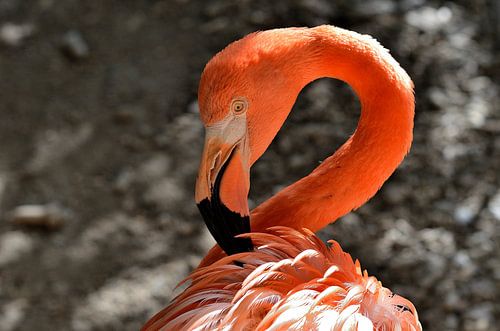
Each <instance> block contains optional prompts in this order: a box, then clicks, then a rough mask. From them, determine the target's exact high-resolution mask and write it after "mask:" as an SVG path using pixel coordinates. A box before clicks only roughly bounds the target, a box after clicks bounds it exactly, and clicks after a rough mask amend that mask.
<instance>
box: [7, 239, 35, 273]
mask: <svg viewBox="0 0 500 331" xmlns="http://www.w3.org/2000/svg"><path fill="white" fill-rule="evenodd" d="M32 248H33V241H32V239H31V237H30V236H28V235H27V234H25V233H23V232H21V231H10V232H6V233H4V234H2V235H1V236H0V267H2V266H5V265H7V264H9V263H11V262H14V261H16V260H18V259H19V258H20V257H21V256H22V255H24V254H26V253H28V252H29V251H31V249H32Z"/></svg>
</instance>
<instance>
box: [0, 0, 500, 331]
mask: <svg viewBox="0 0 500 331" xmlns="http://www.w3.org/2000/svg"><path fill="white" fill-rule="evenodd" d="M270 3H271V2H268V1H261V0H254V1H250V0H244V1H221V0H209V1H194V0H191V1H190V0H167V1H159V0H156V1H154V0H141V1H117V0H115V1H54V0H26V1H21V0H2V1H0V96H1V99H0V100H1V102H0V151H1V152H0V330H2V331H18V330H35V329H36V330H40V331H44V330H76V331H88V330H137V329H138V328H139V327H140V326H141V324H142V323H143V322H144V321H145V320H146V319H147V317H148V316H150V315H151V314H153V313H154V312H156V311H157V310H159V309H160V308H161V307H163V306H164V305H166V304H167V303H168V301H169V299H170V298H171V296H172V291H173V288H174V286H175V285H176V284H177V282H178V281H179V280H180V279H182V278H183V277H184V276H185V275H187V273H188V272H189V270H191V269H192V268H193V267H194V266H196V264H197V263H198V261H199V259H200V258H201V257H202V256H203V255H204V253H205V252H206V251H207V249H208V248H209V247H211V245H212V239H211V238H210V236H209V235H208V233H207V231H206V230H205V228H204V225H203V222H202V221H201V218H200V216H199V215H198V212H197V210H196V208H195V206H194V202H193V183H194V178H195V173H196V169H197V166H198V159H199V155H200V152H201V147H202V146H201V145H202V136H203V128H202V126H201V124H200V122H199V119H198V115H197V103H196V90H197V83H198V79H199V75H200V72H201V70H202V68H203V65H204V64H205V63H206V62H207V61H208V59H209V58H210V57H211V56H212V55H213V54H214V53H215V52H216V51H218V50H219V49H221V48H222V47H223V46H225V45H226V44H227V43H229V42H230V41H232V40H235V39H237V38H239V37H241V36H243V35H245V34H247V33H248V32H251V31H254V30H258V29H267V28H271V27H283V26H304V25H308V26H314V25H318V24H323V23H330V24H335V25H338V26H340V27H344V28H348V29H352V30H355V31H358V32H362V33H369V34H371V35H373V36H374V37H376V38H377V39H378V40H379V41H381V42H382V44H383V45H385V46H386V47H387V48H389V49H390V50H391V52H392V54H393V55H394V56H395V57H396V59H397V60H398V61H399V62H400V63H401V64H402V66H403V67H404V68H406V69H407V71H408V72H409V74H410V76H411V77H412V78H413V80H414V82H415V85H416V99H417V114H416V122H415V140H414V144H413V148H412V150H411V153H410V155H409V156H408V157H407V158H406V160H405V161H404V163H403V165H402V166H401V167H400V168H399V169H398V170H397V172H396V173H395V174H394V175H393V176H392V177H391V179H390V180H389V181H388V183H387V184H386V185H385V186H384V187H383V188H382V190H381V192H379V194H378V195H377V196H376V197H375V198H374V199H372V200H371V201H370V202H369V203H368V204H367V205H365V206H363V207H362V208H360V209H359V210H357V211H356V212H354V213H351V214H349V215H347V216H345V217H344V218H343V219H341V220H340V221H338V222H337V223H335V224H334V225H331V226H330V227H328V228H327V229H325V230H324V231H323V232H322V233H321V236H322V237H323V238H325V239H326V238H330V237H331V238H335V239H336V240H338V241H339V242H340V243H341V244H342V246H343V248H344V249H345V250H347V251H349V252H351V253H352V255H353V256H355V257H356V258H359V259H360V260H361V262H362V265H363V266H364V267H365V268H367V269H368V271H369V272H370V273H371V274H374V275H376V276H377V277H378V278H379V279H381V280H383V282H384V284H385V285H386V286H387V287H390V288H392V289H393V290H395V291H396V292H398V293H400V294H402V295H404V296H406V297H408V298H410V299H411V300H412V301H413V302H414V303H415V305H416V307H417V309H418V311H419V315H420V317H421V320H422V323H423V326H424V329H426V330H463V331H473V330H478V331H486V330H497V329H498V324H499V323H500V308H499V307H500V306H499V305H498V302H499V301H500V288H499V287H500V260H499V255H500V254H499V251H500V247H499V239H500V231H499V229H500V175H499V173H500V170H499V169H500V109H499V101H500V100H499V97H498V92H499V91H498V89H499V86H498V81H499V77H500V56H499V52H498V51H499V48H500V31H499V30H500V25H499V24H500V23H499V20H498V17H499V16H500V5H499V4H498V2H497V1H495V0H482V1H481V0H477V1H457V2H445V1H425V0H403V1H388V0H380V1H361V0H358V1H328V0H293V1H277V2H273V4H270ZM358 108H359V104H358V102H357V100H356V98H355V97H354V95H353V93H352V92H351V91H350V90H349V88H347V87H346V86H345V85H344V84H342V83H340V82H337V81H333V80H328V79H323V80H320V81H317V82H315V83H313V84H311V85H310V86H308V87H307V88H306V89H305V90H304V91H303V92H302V93H301V95H300V97H299V100H298V103H297V105H296V106H295V109H294V111H293V113H292V115H291V117H290V118H289V120H288V121H287V123H286V125H285V127H284V129H283V130H282V132H280V134H279V136H278V137H277V138H276V140H275V141H274V143H273V144H272V146H271V148H270V150H269V151H268V152H267V153H266V154H265V155H264V157H263V159H262V160H261V161H260V162H259V163H258V164H257V165H256V166H255V167H254V169H253V170H252V191H251V198H252V203H253V205H256V204H258V203H259V202H261V201H263V200H264V199H266V198H267V197H269V196H270V195H272V194H273V193H274V192H276V191H277V190H279V189H280V188H282V187H283V186H284V185H286V184H288V183H291V182H293V181H295V180H297V179H298V178H300V177H301V176H304V175H305V174H307V173H308V172H309V171H310V170H311V169H312V168H313V167H314V165H315V164H317V163H318V162H319V161H320V160H322V159H323V158H324V157H325V156H327V155H329V154H331V153H332V152H333V151H334V150H335V149H336V148H337V147H338V146H339V145H340V144H341V143H342V142H343V141H344V140H345V139H346V137H348V135H349V134H350V133H352V131H353V129H354V127H355V125H356V119H357V117H358V115H359V109H358Z"/></svg>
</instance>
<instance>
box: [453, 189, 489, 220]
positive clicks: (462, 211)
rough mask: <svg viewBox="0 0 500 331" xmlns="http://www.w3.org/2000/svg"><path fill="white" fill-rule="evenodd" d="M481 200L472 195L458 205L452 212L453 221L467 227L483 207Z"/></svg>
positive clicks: (479, 197)
mask: <svg viewBox="0 0 500 331" xmlns="http://www.w3.org/2000/svg"><path fill="white" fill-rule="evenodd" d="M483 200H484V199H483V198H482V197H481V196H478V195H473V196H471V197H469V198H467V199H466V200H465V201H463V202H461V203H460V204H458V206H457V207H456V208H455V211H454V214H453V216H454V218H455V221H456V222H457V223H458V224H460V225H468V224H470V223H471V222H472V221H474V219H475V218H476V217H477V215H478V214H479V212H480V211H481V207H482V205H483Z"/></svg>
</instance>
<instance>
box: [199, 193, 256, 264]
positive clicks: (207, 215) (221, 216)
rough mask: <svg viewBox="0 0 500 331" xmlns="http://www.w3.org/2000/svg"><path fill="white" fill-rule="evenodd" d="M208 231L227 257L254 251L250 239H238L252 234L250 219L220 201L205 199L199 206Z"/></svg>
mask: <svg viewBox="0 0 500 331" xmlns="http://www.w3.org/2000/svg"><path fill="white" fill-rule="evenodd" d="M197 206H198V209H199V210H200V213H201V215H202V216H203V220H204V221H205V224H206V225H207V227H208V230H209V231H210V233H211V234H212V236H213V237H214V238H215V240H216V241H217V243H218V244H219V246H220V247H221V248H222V249H223V250H224V252H226V254H227V255H232V254H236V253H241V252H250V251H252V250H253V244H252V240H251V239H250V238H236V236H237V235H239V234H243V233H249V232H250V217H249V216H242V215H240V214H239V213H236V212H234V211H232V210H230V209H229V208H227V207H226V206H225V205H224V204H223V203H222V202H221V201H220V200H218V199H216V200H209V199H208V198H206V199H203V200H202V201H200V202H199V203H198V204H197Z"/></svg>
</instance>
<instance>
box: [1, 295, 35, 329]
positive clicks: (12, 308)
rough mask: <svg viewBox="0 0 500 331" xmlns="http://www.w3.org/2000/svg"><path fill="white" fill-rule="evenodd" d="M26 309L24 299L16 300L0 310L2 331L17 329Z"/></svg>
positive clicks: (26, 304) (26, 303)
mask: <svg viewBox="0 0 500 331" xmlns="http://www.w3.org/2000/svg"><path fill="white" fill-rule="evenodd" d="M27 308H28V302H27V301H26V299H17V300H14V301H11V302H8V303H7V304H5V305H4V306H3V308H2V309H1V310H0V325H1V326H2V330H3V331H13V330H16V329H18V327H19V324H21V323H22V321H23V319H24V317H25V315H26V310H27ZM19 329H20V328H19Z"/></svg>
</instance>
